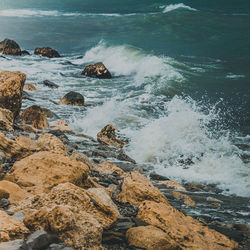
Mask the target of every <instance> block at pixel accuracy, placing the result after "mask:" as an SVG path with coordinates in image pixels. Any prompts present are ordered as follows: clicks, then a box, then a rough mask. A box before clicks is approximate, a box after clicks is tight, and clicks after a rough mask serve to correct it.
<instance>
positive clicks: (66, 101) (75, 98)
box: [60, 91, 84, 106]
mask: <svg viewBox="0 0 250 250" xmlns="http://www.w3.org/2000/svg"><path fill="white" fill-rule="evenodd" d="M60 104H63V105H74V106H84V97H83V96H82V95H81V94H80V93H77V92H74V91H70V92H69V93H68V94H66V95H65V96H64V97H63V98H62V99H61V100H60Z"/></svg>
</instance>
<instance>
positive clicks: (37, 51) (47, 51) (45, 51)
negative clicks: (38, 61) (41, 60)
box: [34, 47, 61, 58]
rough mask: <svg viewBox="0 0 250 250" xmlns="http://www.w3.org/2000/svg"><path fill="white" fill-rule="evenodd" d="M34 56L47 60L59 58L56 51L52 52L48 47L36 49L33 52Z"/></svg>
mask: <svg viewBox="0 0 250 250" xmlns="http://www.w3.org/2000/svg"><path fill="white" fill-rule="evenodd" d="M34 54H35V55H42V56H44V57H49V58H53V57H61V56H60V55H59V53H58V52H57V51H56V50H54V49H52V48H50V47H43V48H36V49H35V51H34Z"/></svg>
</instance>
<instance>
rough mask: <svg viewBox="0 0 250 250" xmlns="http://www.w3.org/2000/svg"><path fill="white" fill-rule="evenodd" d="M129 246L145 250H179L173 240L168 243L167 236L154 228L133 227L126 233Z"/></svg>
mask: <svg viewBox="0 0 250 250" xmlns="http://www.w3.org/2000/svg"><path fill="white" fill-rule="evenodd" d="M126 237H127V239H128V243H129V245H132V246H136V247H140V248H143V249H144V248H145V249H147V250H156V249H157V250H170V249H172V250H174V249H179V248H178V247H177V244H176V243H175V241H174V240H171V241H170V242H169V236H168V235H167V234H166V233H165V232H163V231H162V230H161V229H159V228H157V227H154V226H151V225H150V226H141V227H134V228H131V229H129V230H128V231H127V233H126Z"/></svg>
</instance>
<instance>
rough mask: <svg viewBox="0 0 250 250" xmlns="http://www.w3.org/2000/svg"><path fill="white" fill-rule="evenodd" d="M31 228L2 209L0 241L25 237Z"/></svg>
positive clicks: (0, 213) (0, 215) (0, 214)
mask: <svg viewBox="0 0 250 250" xmlns="http://www.w3.org/2000/svg"><path fill="white" fill-rule="evenodd" d="M28 233H29V230H28V229H27V228H26V227H25V225H24V224H23V223H22V222H20V221H18V220H17V219H15V218H13V217H11V216H9V215H8V214H7V213H6V212H4V211H1V210H0V243H1V242H5V241H10V240H15V239H23V238H24V237H25V236H26V235H27V234H28Z"/></svg>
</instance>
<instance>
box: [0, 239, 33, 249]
mask: <svg viewBox="0 0 250 250" xmlns="http://www.w3.org/2000/svg"><path fill="white" fill-rule="evenodd" d="M0 249H1V250H29V249H28V247H27V245H26V243H25V241H24V240H13V241H8V242H3V243H0Z"/></svg>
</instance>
